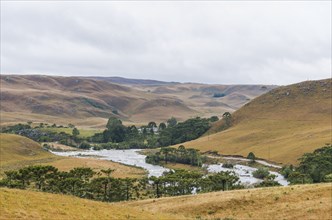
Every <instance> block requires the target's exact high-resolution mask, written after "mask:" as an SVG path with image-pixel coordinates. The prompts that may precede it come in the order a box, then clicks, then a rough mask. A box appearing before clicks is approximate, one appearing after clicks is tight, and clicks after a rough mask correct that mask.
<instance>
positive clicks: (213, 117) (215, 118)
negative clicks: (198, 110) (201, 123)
mask: <svg viewBox="0 0 332 220" xmlns="http://www.w3.org/2000/svg"><path fill="white" fill-rule="evenodd" d="M209 120H210V122H216V121H218V120H219V118H218V116H212V117H211V118H210V119H209Z"/></svg>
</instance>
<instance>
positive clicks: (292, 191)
mask: <svg viewBox="0 0 332 220" xmlns="http://www.w3.org/2000/svg"><path fill="white" fill-rule="evenodd" d="M331 195H332V185H331V183H326V184H316V185H297V186H288V187H272V188H259V189H249V190H247V189H246V190H236V191H226V192H214V193H206V194H199V195H191V196H180V197H168V198H161V199H158V200H152V199H149V200H142V201H136V202H130V203H129V204H128V203H123V206H128V205H129V206H130V207H140V208H142V209H144V210H149V211H153V212H156V213H160V212H162V213H174V214H177V215H184V216H186V217H189V218H196V219H197V218H203V219H205V218H208V219H217V218H222V219H223V218H227V217H228V218H232V219H331V216H332V215H331V214H332V205H331V204H332V196H331Z"/></svg>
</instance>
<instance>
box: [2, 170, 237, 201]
mask: <svg viewBox="0 0 332 220" xmlns="http://www.w3.org/2000/svg"><path fill="white" fill-rule="evenodd" d="M113 171H114V170H112V169H107V170H101V172H99V173H96V172H94V171H93V170H92V169H91V168H87V167H80V168H74V169H72V170H70V171H69V172H63V171H58V169H57V168H55V167H53V166H40V165H38V166H28V167H24V168H21V169H19V170H12V171H6V172H5V175H6V177H5V178H4V179H2V180H1V181H0V186H2V187H9V188H19V189H35V190H38V191H43V192H52V193H60V194H68V195H74V196H78V197H81V198H87V199H93V200H100V201H108V202H111V201H122V200H131V199H142V198H149V197H150V198H152V197H161V196H176V195H186V194H191V193H192V192H194V191H195V192H212V191H219V190H230V189H235V188H240V187H241V186H239V185H236V182H237V181H238V177H237V176H235V175H234V173H231V172H219V173H216V174H210V175H208V176H206V177H203V174H201V173H198V172H195V171H187V170H174V171H173V170H172V171H169V172H165V173H164V175H163V176H161V177H154V176H153V177H150V178H142V179H136V178H125V179H121V178H113V177H112V176H111V174H112V172H113Z"/></svg>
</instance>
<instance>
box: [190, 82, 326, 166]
mask: <svg viewBox="0 0 332 220" xmlns="http://www.w3.org/2000/svg"><path fill="white" fill-rule="evenodd" d="M331 100H332V97H331V79H325V80H319V81H306V82H302V83H298V84H294V85H289V86H283V87H278V88H276V89H273V90H271V91H270V92H268V93H266V94H264V95H261V96H259V97H257V98H255V99H254V100H252V101H251V102H249V103H247V104H245V105H244V106H243V107H242V108H240V109H239V110H237V111H236V112H234V114H233V115H232V118H233V125H232V127H230V128H229V129H227V130H225V131H221V132H217V131H218V130H219V129H220V127H221V125H222V123H223V122H222V121H219V122H218V123H216V124H215V126H214V127H213V128H211V130H210V131H209V132H208V133H207V134H206V135H205V136H204V137H201V138H199V139H197V140H194V141H191V142H187V143H185V144H184V145H185V146H186V147H195V148H197V149H200V150H202V151H207V150H216V151H218V152H219V153H221V154H224V155H242V156H247V155H248V153H249V152H254V154H255V155H256V156H257V157H260V158H264V159H267V160H271V161H275V162H279V163H284V164H287V163H296V162H297V158H299V157H300V156H302V155H303V154H304V153H306V152H311V151H313V150H314V149H316V148H319V147H322V146H324V145H325V144H326V143H331V137H332V134H331V131H332V128H331V122H332V121H331V120H332V118H331V117H332V103H331ZM215 132H217V133H215Z"/></svg>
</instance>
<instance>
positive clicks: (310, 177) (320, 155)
mask: <svg viewBox="0 0 332 220" xmlns="http://www.w3.org/2000/svg"><path fill="white" fill-rule="evenodd" d="M298 160H299V161H300V163H299V165H298V166H297V167H294V166H293V165H287V166H284V167H283V168H282V170H281V173H282V174H283V175H284V176H285V178H287V180H288V181H289V182H290V183H291V184H304V183H320V182H332V145H331V144H327V145H326V146H324V147H322V148H319V149H316V150H314V152H312V153H305V154H304V155H303V156H302V157H300V158H299V159H298Z"/></svg>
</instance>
